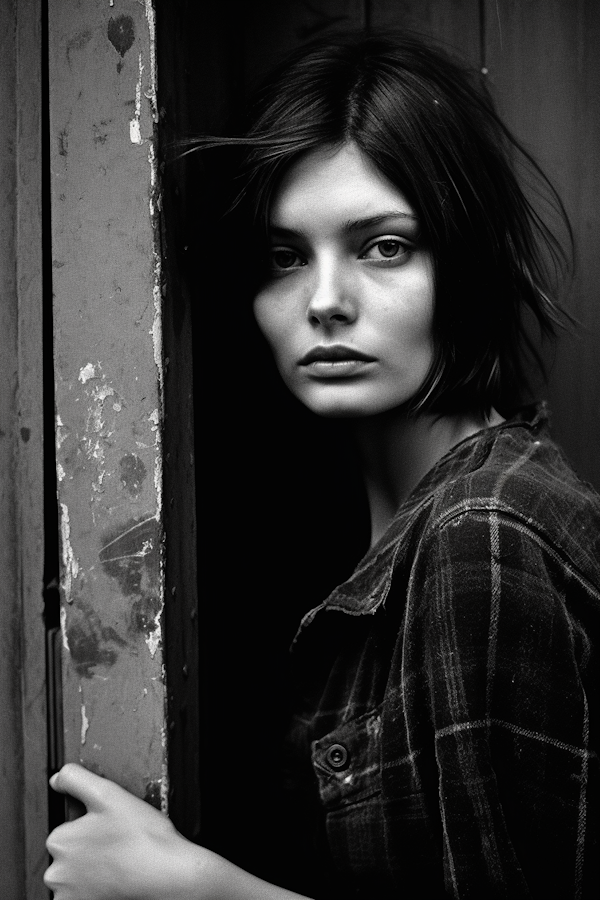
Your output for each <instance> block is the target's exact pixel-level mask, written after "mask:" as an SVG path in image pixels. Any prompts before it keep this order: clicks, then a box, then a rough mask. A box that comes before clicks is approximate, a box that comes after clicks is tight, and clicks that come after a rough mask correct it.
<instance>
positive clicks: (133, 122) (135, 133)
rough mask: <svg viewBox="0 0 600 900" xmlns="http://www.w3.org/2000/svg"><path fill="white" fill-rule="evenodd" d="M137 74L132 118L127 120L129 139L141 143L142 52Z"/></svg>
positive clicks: (134, 142)
mask: <svg viewBox="0 0 600 900" xmlns="http://www.w3.org/2000/svg"><path fill="white" fill-rule="evenodd" d="M138 69H139V75H138V80H137V84H136V86H135V114H134V117H133V119H130V120H129V139H130V140H131V143H132V144H143V143H144V142H143V140H142V132H141V128H140V119H141V116H142V77H143V74H144V64H143V62H142V54H141V53H140V54H139V57H138Z"/></svg>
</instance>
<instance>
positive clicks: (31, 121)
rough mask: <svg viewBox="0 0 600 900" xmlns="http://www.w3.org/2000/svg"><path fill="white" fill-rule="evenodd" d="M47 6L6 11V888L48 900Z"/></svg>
mask: <svg viewBox="0 0 600 900" xmlns="http://www.w3.org/2000/svg"><path fill="white" fill-rule="evenodd" d="M40 29H41V5H40V3H39V2H37V0H32V2H30V3H27V4H23V5H21V4H17V3H16V2H8V3H3V4H1V5H0V117H1V119H2V128H1V129H0V185H1V187H0V191H1V192H2V201H1V204H0V206H1V209H2V215H1V216H0V384H1V386H2V389H1V391H0V530H1V533H0V578H1V583H2V588H1V590H0V615H1V617H2V630H1V636H0V794H1V796H2V802H1V803H0V833H1V834H2V840H1V841H0V888H1V891H0V892H1V893H2V896H3V897H6V898H10V900H20V898H23V900H25V898H26V900H42V898H44V897H47V891H46V889H45V888H44V885H43V883H42V873H43V870H44V869H45V867H46V864H47V855H46V850H45V846H44V841H45V837H46V833H47V827H46V823H47V770H46V765H47V763H46V702H45V701H46V698H45V648H44V640H45V629H44V621H43V597H42V591H43V563H44V560H43V552H44V542H43V515H44V512H43V468H42V447H43V413H42V240H41V224H42V219H41V117H42V116H41V113H42V110H41V73H42V53H41V35H40Z"/></svg>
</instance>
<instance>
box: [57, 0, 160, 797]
mask: <svg viewBox="0 0 600 900" xmlns="http://www.w3.org/2000/svg"><path fill="white" fill-rule="evenodd" d="M49 59H50V115H51V122H50V148H51V173H52V174H51V178H52V254H53V262H52V265H53V286H54V297H55V301H54V331H55V341H54V360H55V373H56V410H57V420H56V421H57V428H56V440H57V477H58V494H59V507H60V514H61V516H60V525H61V554H62V559H61V594H62V603H63V606H62V612H63V625H64V627H63V651H64V653H63V655H64V688H63V698H64V714H63V717H64V740H65V757H66V759H67V760H81V761H82V762H83V763H84V764H85V765H86V766H87V767H88V768H90V769H92V770H94V771H97V772H100V773H101V774H103V775H106V776H108V777H111V778H113V779H115V780H116V781H118V782H119V783H120V784H122V785H123V786H125V787H127V788H128V789H129V790H131V791H133V792H134V793H136V794H138V795H139V796H142V797H145V798H146V799H148V800H149V801H150V802H153V803H155V804H156V805H159V806H160V805H161V804H162V805H163V806H164V805H165V803H166V792H167V779H166V727H165V721H164V711H165V684H164V668H163V634H162V613H163V607H164V575H163V554H162V542H163V516H162V448H161V431H162V422H163V401H162V377H163V371H162V369H163V361H162V338H161V326H162V297H161V260H160V236H159V221H158V214H159V202H160V198H159V191H158V167H157V160H156V135H155V130H156V124H157V118H158V110H157V106H156V78H155V76H156V72H155V33H154V8H153V4H152V3H151V2H146V3H145V4H144V5H141V4H140V3H138V2H136V0H123V2H120V3H119V4H118V6H117V5H115V6H111V5H110V4H108V3H106V4H98V3H91V4H81V3H80V2H78V0H51V2H50V4H49Z"/></svg>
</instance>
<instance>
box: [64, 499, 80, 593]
mask: <svg viewBox="0 0 600 900" xmlns="http://www.w3.org/2000/svg"><path fill="white" fill-rule="evenodd" d="M60 508H61V517H60V533H61V539H62V540H61V544H62V559H63V576H62V581H61V587H62V589H63V593H64V597H65V600H66V601H67V603H72V602H73V597H72V591H73V582H74V581H76V580H77V576H78V575H79V563H78V562H77V559H76V557H75V554H74V553H73V548H72V546H71V523H70V521H69V510H68V507H67V504H66V503H61V504H60Z"/></svg>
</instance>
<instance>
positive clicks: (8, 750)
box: [0, 3, 24, 898]
mask: <svg viewBox="0 0 600 900" xmlns="http://www.w3.org/2000/svg"><path fill="white" fill-rule="evenodd" d="M15 26H16V9H15V6H14V3H8V4H6V3H5V4H2V5H1V6H0V104H1V107H0V112H1V115H2V129H0V204H1V208H2V210H3V215H2V216H0V341H1V344H0V384H1V385H2V390H1V391H0V579H1V581H0V584H1V587H0V604H1V606H0V612H1V615H2V629H1V631H0V729H1V735H2V740H1V744H0V761H1V764H0V791H1V792H2V803H1V804H0V828H1V829H2V840H1V841H0V871H2V872H4V873H5V886H4V890H5V891H6V893H7V894H8V895H9V896H11V897H15V898H21V897H24V823H23V808H22V805H21V796H20V795H21V792H22V790H23V766H22V756H23V742H22V730H21V716H20V706H21V685H20V679H19V669H20V652H19V651H20V644H21V635H20V616H19V577H18V542H17V529H16V518H17V506H16V482H15V452H16V449H17V446H18V444H17V441H18V438H17V434H16V428H15V425H16V391H17V369H18V363H17V340H18V324H17V301H16V235H15V219H16V211H17V202H16V170H15V158H16V154H17V146H16V144H17V142H16V127H17V107H16V46H15V40H14V36H15Z"/></svg>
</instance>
